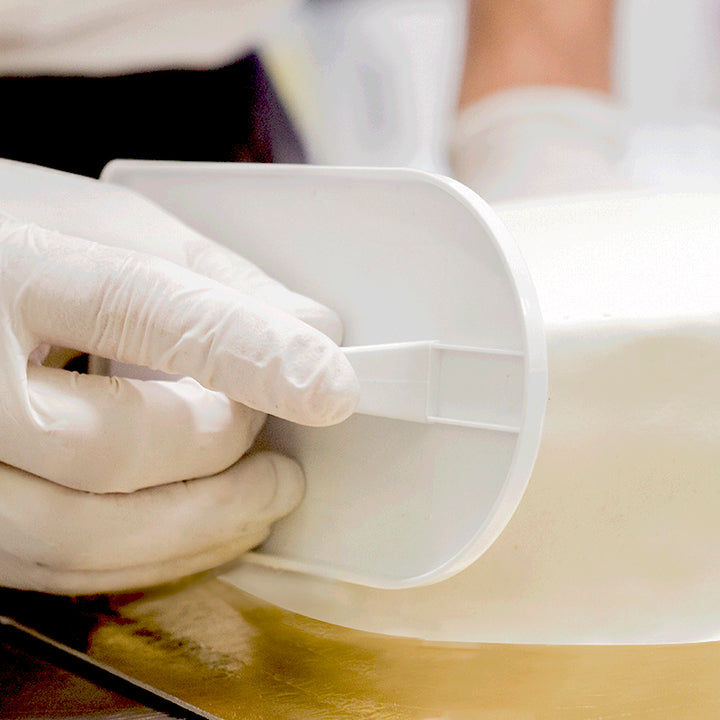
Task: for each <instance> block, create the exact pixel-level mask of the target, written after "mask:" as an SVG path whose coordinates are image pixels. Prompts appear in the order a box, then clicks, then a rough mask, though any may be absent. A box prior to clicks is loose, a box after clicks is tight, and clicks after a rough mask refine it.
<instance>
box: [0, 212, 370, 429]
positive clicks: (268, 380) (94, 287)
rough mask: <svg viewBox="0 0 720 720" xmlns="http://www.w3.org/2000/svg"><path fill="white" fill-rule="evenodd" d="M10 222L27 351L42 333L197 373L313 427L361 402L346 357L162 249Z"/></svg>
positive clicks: (5, 266) (11, 299)
mask: <svg viewBox="0 0 720 720" xmlns="http://www.w3.org/2000/svg"><path fill="white" fill-rule="evenodd" d="M3 224H4V230H5V232H4V234H5V239H4V240H3V242H2V245H0V253H1V254H0V272H2V275H3V287H2V289H1V290H0V292H2V294H3V295H4V299H3V304H5V305H6V306H12V307H13V308H14V313H13V314H12V317H10V318H9V321H10V323H11V325H12V327H13V329H14V335H15V337H16V338H17V340H18V343H19V345H20V349H22V351H24V353H25V356H26V357H27V354H29V353H30V352H31V351H32V350H33V348H34V347H36V346H37V345H38V344H39V343H40V342H49V343H52V344H56V345H67V346H71V347H76V348H77V349H80V350H83V351H85V352H90V353H94V354H97V355H101V356H103V357H108V358H113V359H116V360H119V361H121V362H126V363H132V364H136V365H144V366H147V367H150V368H153V369H156V370H161V371H163V372H167V373H172V374H179V375H189V376H191V377H193V378H195V379H196V380H197V381H198V382H200V383H201V384H202V385H204V386H205V387H207V388H210V389H213V390H219V391H221V392H223V393H225V394H227V395H228V396H229V397H230V398H232V399H234V400H237V401H239V402H242V403H244V404H245V405H248V406H249V407H251V408H254V409H256V410H260V411H262V412H267V413H271V414H273V415H278V416H280V417H283V418H285V419H288V420H291V421H294V422H299V423H303V424H307V425H316V426H321V425H329V424H332V423H335V422H339V421H341V420H343V419H344V418H346V417H347V416H348V415H349V414H350V413H351V412H352V410H353V409H354V406H355V404H356V402H357V395H358V385H357V378H356V377H355V374H354V372H353V370H352V368H351V366H350V364H349V362H348V361H347V359H346V358H345V356H344V355H343V354H342V352H341V351H340V350H339V348H337V346H336V345H335V344H334V343H333V342H332V341H331V340H329V339H328V338H327V337H326V336H325V335H324V334H322V333H321V332H319V331H317V330H315V329H313V328H311V327H310V326H309V325H307V324H305V323H303V322H301V321H299V320H297V319H296V318H294V317H292V316H291V315H289V314H287V313H284V312H282V311H279V310H277V309H275V308H272V307H270V306H269V305H267V304H266V303H264V302H262V301H259V300H257V299H255V298H254V297H251V296H248V295H245V294H242V293H240V292H238V291H237V290H234V289H232V288H229V287H227V286H225V285H222V284H221V283H218V282H215V281H213V280H210V279H208V278H206V277H203V276H201V275H199V274H197V273H194V272H191V271H189V270H187V269H186V268H183V267H180V266H178V265H175V264H174V263H171V262H167V261H165V260H163V259H161V258H157V257H154V256H149V255H145V254H142V253H137V252H130V251H126V250H122V249H118V248H110V247H106V246H102V245H98V244H96V243H91V242H88V241H85V240H82V239H78V238H71V237H67V236H62V235H60V234H58V233H51V232H48V231H46V230H44V229H42V228H38V227H37V226H32V225H26V224H22V223H19V222H17V221H13V220H11V219H5V220H4V223H3ZM5 345H6V346H8V343H6V344H5ZM8 349H9V351H10V353H12V348H8ZM10 362H11V361H10V359H8V363H6V364H10Z"/></svg>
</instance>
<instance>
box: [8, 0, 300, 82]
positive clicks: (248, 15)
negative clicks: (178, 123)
mask: <svg viewBox="0 0 720 720" xmlns="http://www.w3.org/2000/svg"><path fill="white" fill-rule="evenodd" d="M296 4H297V0H93V2H83V1H82V0H0V74H5V75H13V74H44V73H51V74H52V73H55V74H60V73H73V74H74V73H81V74H89V75H102V74H113V73H123V72H132V71H138V70H147V69H155V68H163V67H200V68H202V67H212V66H217V65H221V64H224V63H227V62H230V61H232V60H234V59H236V58H238V57H240V56H241V55H243V54H244V53H246V52H248V51H249V50H250V49H251V48H252V47H253V45H255V44H256V43H257V42H258V41H259V40H260V39H261V38H262V37H263V36H264V34H265V33H266V32H267V31H268V29H269V28H271V27H272V25H273V23H275V22H277V20H278V18H279V17H281V16H282V15H283V14H285V13H287V12H288V11H289V10H290V9H291V7H292V6H294V5H296Z"/></svg>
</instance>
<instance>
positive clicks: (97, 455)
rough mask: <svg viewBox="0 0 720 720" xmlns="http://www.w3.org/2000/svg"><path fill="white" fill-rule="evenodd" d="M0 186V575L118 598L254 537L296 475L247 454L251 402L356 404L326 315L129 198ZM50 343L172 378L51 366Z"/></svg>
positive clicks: (39, 174)
mask: <svg viewBox="0 0 720 720" xmlns="http://www.w3.org/2000/svg"><path fill="white" fill-rule="evenodd" d="M0 188H1V189H2V192H1V193H0V197H2V201H0V335H1V336H2V337H0V584H2V585H6V586H12V587H19V588H26V589H36V590H44V591H50V592H61V593H72V594H78V593H92V592H105V591H113V590H124V589H129V588H135V587H141V586H147V585H151V584H156V583H159V582H164V581H168V580H172V579H175V578H178V577H182V576H184V575H187V574H191V573H194V572H198V571H201V570H205V569H208V568H211V567H214V566H217V565H219V564H221V563H223V562H226V561H228V560H230V559H232V558H233V557H236V556H237V555H239V554H241V553H242V552H244V551H245V550H247V549H249V548H251V547H252V546H254V545H256V544H258V543H259V542H261V541H262V539H264V537H266V535H267V534H268V532H269V528H270V524H271V523H272V522H273V521H274V520H276V519H277V518H279V517H281V516H283V515H284V514H286V513H287V512H289V511H290V510H291V509H292V508H293V507H294V506H295V505H296V504H297V503H298V502H299V500H300V497H301V494H302V484H303V481H302V473H301V470H300V468H299V467H298V466H297V465H296V464H295V463H294V462H293V461H291V460H289V459H287V458H284V457H281V456H279V455H277V454H274V453H259V454H253V455H250V456H247V457H243V456H244V455H245V453H246V452H247V450H248V449H249V448H250V446H251V444H252V442H253V440H254V438H255V435H256V434H257V432H258V431H259V429H260V427H261V426H262V423H263V421H264V417H265V413H272V414H274V415H277V416H280V417H284V418H286V419H288V420H291V421H294V422H299V423H303V424H308V425H316V426H320V425H329V424H332V423H335V422H339V421H341V420H343V419H344V418H346V417H347V416H348V415H349V414H350V413H351V412H352V410H353V408H354V406H355V402H356V400H357V393H358V387H357V380H356V378H355V375H354V373H353V371H352V369H351V368H350V365H349V364H348V362H347V361H346V359H345V357H344V356H343V354H342V353H341V351H340V350H339V349H338V348H337V346H336V344H335V342H334V341H339V339H340V337H339V335H340V334H341V326H340V323H339V320H338V319H337V317H336V316H335V315H334V313H332V312H331V311H330V310H328V309H326V308H324V307H322V306H320V305H318V304H317V303H315V302H313V301H310V300H308V299H307V298H304V297H302V296H299V295H296V294H295V293H292V292H290V291H289V290H287V289H286V288H284V287H283V286H282V285H280V284H279V283H277V282H275V281H273V280H271V279H270V278H268V277H267V276H265V275H264V274H263V273H262V272H261V271H260V270H258V269H257V268H256V267H254V266H253V265H251V264H250V263H248V262H247V261H245V260H243V259H242V258H239V257H238V256H236V255H234V254H233V253H231V252H229V251H227V250H226V249H224V248H222V247H220V246H218V245H216V244H214V243H213V242H211V241H209V240H208V239H206V238H204V237H202V236H200V235H198V234H197V233H196V232H194V231H193V230H191V229H190V228H188V227H187V226H185V225H183V224H182V223H181V222H179V221H178V220H176V219H175V218H173V217H172V216H170V215H168V214H167V213H165V212H164V211H162V210H161V209H160V208H158V207H157V206H155V205H153V204H152V203H150V202H148V201H146V200H144V199H142V198H140V197H139V196H137V195H135V194H133V193H131V192H128V191H125V190H121V189H119V188H114V187H111V186H108V185H105V184H101V183H98V182H95V181H92V180H88V179H85V178H80V177H76V176H72V175H66V174H62V173H57V172H53V171H48V170H45V169H42V168H37V167H33V166H27V165H21V164H17V163H11V162H3V161H0ZM239 231H240V230H239ZM47 344H51V345H56V346H62V347H71V348H75V349H77V350H80V351H83V352H88V353H94V354H96V355H99V356H101V357H108V358H114V359H116V360H119V361H121V362H125V363H132V364H137V365H144V366H148V367H151V368H154V369H157V370H162V371H164V372H168V373H173V374H178V375H183V376H186V378H185V379H183V380H180V381H179V382H163V381H139V380H130V379H121V378H106V377H99V376H87V375H78V374H77V373H71V372H68V371H65V370H61V369H53V368H47V367H43V366H41V365H40V364H39V363H38V362H37V360H36V356H37V355H38V354H39V353H40V350H39V348H42V347H43V346H45V345H47ZM28 358H30V360H28Z"/></svg>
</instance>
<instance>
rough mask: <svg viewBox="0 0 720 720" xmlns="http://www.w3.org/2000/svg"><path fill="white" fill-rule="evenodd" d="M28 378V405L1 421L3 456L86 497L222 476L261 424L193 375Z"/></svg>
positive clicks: (43, 374) (32, 369)
mask: <svg viewBox="0 0 720 720" xmlns="http://www.w3.org/2000/svg"><path fill="white" fill-rule="evenodd" d="M27 374H28V381H27V394H26V395H25V396H24V397H22V398H18V402H20V400H23V399H24V400H25V402H26V403H27V406H26V407H24V408H14V409H12V411H11V412H9V413H8V414H7V415H5V414H4V415H2V416H0V457H2V458H3V461H4V462H6V463H9V464H11V465H14V466H15V467H19V468H22V469H23V470H27V471H28V472H31V473H34V474H35V475H39V476H40V477H43V478H47V479H49V480H52V481H53V482H56V483H60V484H62V485H65V486H66V487H70V488H76V489H78V490H85V491H87V492H94V493H109V492H132V491H134V490H137V489H139V488H144V487H152V486H155V485H162V484H167V483H170V482H175V481H178V480H188V479H191V478H195V477H202V476H206V475H213V474H215V473H218V472H220V471H221V470H224V469H225V468H227V467H228V466H230V465H232V464H233V463H234V462H236V461H237V460H238V458H240V457H241V456H242V455H243V454H244V453H245V452H246V451H247V450H248V449H249V448H250V446H251V445H252V443H253V440H254V439H255V436H256V435H257V433H258V432H259V430H260V428H261V426H262V423H263V421H264V419H265V416H264V415H263V414H262V413H259V412H257V411H255V410H251V409H250V408H248V407H246V406H245V405H242V404H240V403H236V402H233V401H232V400H229V399H228V398H227V397H226V396H225V395H224V394H222V393H218V392H213V391H211V390H207V389H205V388H203V387H202V386H201V385H199V384H198V383H197V382H195V381H194V380H191V379H190V378H184V379H182V380H180V381H178V382H162V381H147V382H143V381H139V380H129V379H127V378H109V377H103V376H99V375H79V374H78V373H73V372H68V371H65V370H58V369H54V368H47V367H40V366H29V367H28V369H27ZM8 409H10V408H8ZM23 416H24V417H25V419H26V422H18V419H19V418H21V417H23Z"/></svg>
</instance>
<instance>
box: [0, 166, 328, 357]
mask: <svg viewBox="0 0 720 720" xmlns="http://www.w3.org/2000/svg"><path fill="white" fill-rule="evenodd" d="M0 196H1V197H2V207H3V209H4V210H5V211H6V212H7V213H9V214H10V215H13V216H15V217H17V218H22V219H23V220H27V221H29V222H32V223H34V224H37V225H39V226H41V227H45V228H48V229H50V230H56V231H58V232H61V233H62V234H64V235H71V236H74V237H81V238H86V239H88V240H94V241H95V242H99V243H101V244H103V245H108V246H113V247H117V248H125V249H127V250H137V251H138V252H145V253H148V254H151V255H156V256H157V257H162V258H165V259H166V260H170V261H171V262H174V263H176V264H178V265H182V266H184V267H187V268H189V269H191V270H193V271H195V272H197V273H199V274H202V275H205V276H206V277H209V278H211V279H213V280H216V281H218V282H220V283H223V284H225V285H227V286H228V287H231V288H233V289H235V290H239V291H240V292H243V293H245V294H248V295H253V296H255V297H256V298H258V299H259V300H262V301H263V302H266V303H268V304H270V305H273V306H274V307H277V308H279V309H281V310H283V311H284V312H287V313H289V314H291V315H294V316H295V317H297V318H299V319H300V320H302V321H303V322H306V323H308V324H309V325H312V326H313V327H315V328H317V329H318V330H320V331H321V332H323V333H325V334H326V335H328V336H329V337H330V338H332V339H333V340H334V341H335V342H337V343H339V342H340V341H341V340H342V324H341V322H340V319H339V318H338V316H337V314H336V313H335V312H334V311H332V310H330V309H329V308H327V307H325V306H324V305H322V304H320V303H318V302H315V301H314V300H312V299H310V298H307V297H305V296H303V295H299V294H298V293H295V292H292V291H291V290H289V289H288V288H286V287H285V286H284V285H283V284H282V283H279V282H277V281H276V280H274V279H272V278H270V277H269V276H268V275H266V274H265V273H264V272H262V271H261V270H260V269H259V268H258V267H256V266H255V265H253V264H252V263H250V262H249V261H247V260H245V259H244V258H242V257H240V256H239V255H237V254H236V253H233V252H231V251H229V250H227V249H225V248H223V247H222V246H220V245H218V244H217V243H215V242H212V241H211V240H208V239H207V238H205V237H204V236H202V235H201V234H200V233H198V232H197V231H195V230H193V229H192V228H190V227H188V226H187V225H186V224H184V223H182V222H181V221H180V220H178V219H177V218H176V217H174V216H173V215H171V214H170V213H168V212H166V211H165V210H163V209H162V208H160V207H159V206H158V205H156V204H155V203H152V202H151V201H149V200H148V199H147V198H144V197H142V196H140V195H138V194H136V193H133V192H132V191H130V190H127V189H125V188H120V187H115V186H113V185H109V184H108V183H99V182H97V181H96V180H91V179H89V178H85V177H81V176H78V175H71V174H68V173H62V172H58V171H54V170H47V169H46V168H40V167H36V166H33V165H25V164H22V163H15V162H11V161H7V160H5V161H3V160H0ZM38 197H41V198H42V202H38ZM238 232H240V230H239V231H238Z"/></svg>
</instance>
